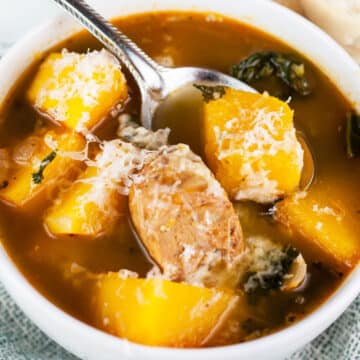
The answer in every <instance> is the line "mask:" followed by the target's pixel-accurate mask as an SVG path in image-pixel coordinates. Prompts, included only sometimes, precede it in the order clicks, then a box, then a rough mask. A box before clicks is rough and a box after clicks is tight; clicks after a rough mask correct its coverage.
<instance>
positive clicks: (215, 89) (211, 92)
mask: <svg viewBox="0 0 360 360" xmlns="http://www.w3.org/2000/svg"><path fill="white" fill-rule="evenodd" d="M194 86H195V87H196V88H197V89H198V90H200V91H201V93H202V96H203V98H204V101H205V102H206V103H208V102H210V101H211V100H217V99H220V98H222V97H223V96H224V95H225V93H226V90H225V87H224V86H220V85H216V86H208V85H198V84H194Z"/></svg>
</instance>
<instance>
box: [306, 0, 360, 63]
mask: <svg viewBox="0 0 360 360" xmlns="http://www.w3.org/2000/svg"><path fill="white" fill-rule="evenodd" d="M300 2H301V4H302V6H303V8H304V12H305V15H306V16H307V17H308V18H309V19H310V20H311V21H313V22H314V23H315V24H317V25H318V26H320V27H321V28H323V29H324V30H325V31H326V32H328V33H329V34H330V35H331V36H332V37H333V38H334V39H335V40H337V41H338V42H339V43H340V44H341V45H342V46H343V47H345V49H346V50H348V51H349V53H350V54H351V55H352V56H353V57H354V58H355V60H357V61H358V62H359V63H360V0H300Z"/></svg>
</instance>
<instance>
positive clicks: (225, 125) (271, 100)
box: [203, 88, 303, 203]
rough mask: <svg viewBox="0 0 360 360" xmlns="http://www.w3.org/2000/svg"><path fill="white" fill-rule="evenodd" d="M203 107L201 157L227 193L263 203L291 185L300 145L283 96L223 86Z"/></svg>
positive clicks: (298, 171)
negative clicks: (215, 97) (220, 93)
mask: <svg viewBox="0 0 360 360" xmlns="http://www.w3.org/2000/svg"><path fill="white" fill-rule="evenodd" d="M204 107H205V108H204V132H203V141H204V145H205V156H206V160H207V162H208V165H209V166H210V168H211V170H212V171H213V172H214V174H215V176H216V178H217V179H218V180H219V181H220V183H221V184H222V185H223V187H224V188H225V190H226V191H227V192H228V194H229V195H230V197H231V198H232V199H234V200H254V201H257V202H261V203H267V202H272V201H274V200H276V199H278V198H279V197H281V196H283V195H284V194H287V193H290V192H292V191H294V190H296V189H297V187H298V185H299V182H300V178H301V171H302V168H303V150H302V148H301V145H300V143H299V142H298V140H297V138H296V133H295V128H294V124H293V111H292V110H291V109H290V107H289V106H288V105H287V104H286V103H285V102H283V101H280V100H279V99H277V98H275V97H272V96H269V95H267V94H262V95H261V94H254V93H248V92H244V91H239V90H234V89H229V88H228V89H226V91H225V94H224V95H223V96H222V97H218V98H217V99H214V100H211V101H209V102H207V103H206V104H205V105H204Z"/></svg>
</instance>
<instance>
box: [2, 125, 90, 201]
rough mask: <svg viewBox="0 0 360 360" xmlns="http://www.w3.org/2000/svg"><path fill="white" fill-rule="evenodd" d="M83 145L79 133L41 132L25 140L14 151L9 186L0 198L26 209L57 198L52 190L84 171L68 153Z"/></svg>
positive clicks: (4, 189) (80, 148)
mask: <svg viewBox="0 0 360 360" xmlns="http://www.w3.org/2000/svg"><path fill="white" fill-rule="evenodd" d="M51 146H55V147H56V149H54V148H52V147H51ZM84 146H85V140H84V139H83V137H82V136H80V135H78V134H76V133H64V134H59V133H56V132H54V131H47V132H45V131H44V130H41V131H40V132H38V133H36V134H34V135H32V136H30V137H29V138H27V139H25V140H24V141H23V142H22V143H21V144H19V145H18V146H16V147H15V148H14V149H12V161H11V163H10V169H9V171H8V172H7V179H6V186H3V187H2V188H1V189H0V199H1V200H3V201H4V202H6V203H10V204H13V205H15V206H18V207H24V206H25V205H28V203H29V202H30V201H32V200H35V199H39V198H42V199H43V198H44V197H45V198H47V199H49V197H52V196H54V194H53V190H54V189H56V188H59V187H61V186H64V185H65V183H67V182H69V181H71V179H73V178H74V177H75V176H76V175H77V174H76V173H77V170H78V169H79V168H81V164H80V162H79V161H77V160H74V159H73V158H72V157H71V156H68V155H67V154H66V153H67V152H76V151H81V150H83V148H84ZM40 195H41V196H40Z"/></svg>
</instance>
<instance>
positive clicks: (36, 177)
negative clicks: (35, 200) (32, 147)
mask: <svg viewBox="0 0 360 360" xmlns="http://www.w3.org/2000/svg"><path fill="white" fill-rule="evenodd" d="M55 157H56V151H52V152H51V153H50V154H49V155H48V156H46V157H45V158H44V159H43V160H42V161H41V163H40V167H39V170H38V171H37V172H35V173H33V174H32V181H33V182H34V184H40V183H41V182H42V181H43V179H44V170H45V169H46V167H47V166H48V165H49V164H50V163H51V162H52V161H53V160H54V159H55Z"/></svg>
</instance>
